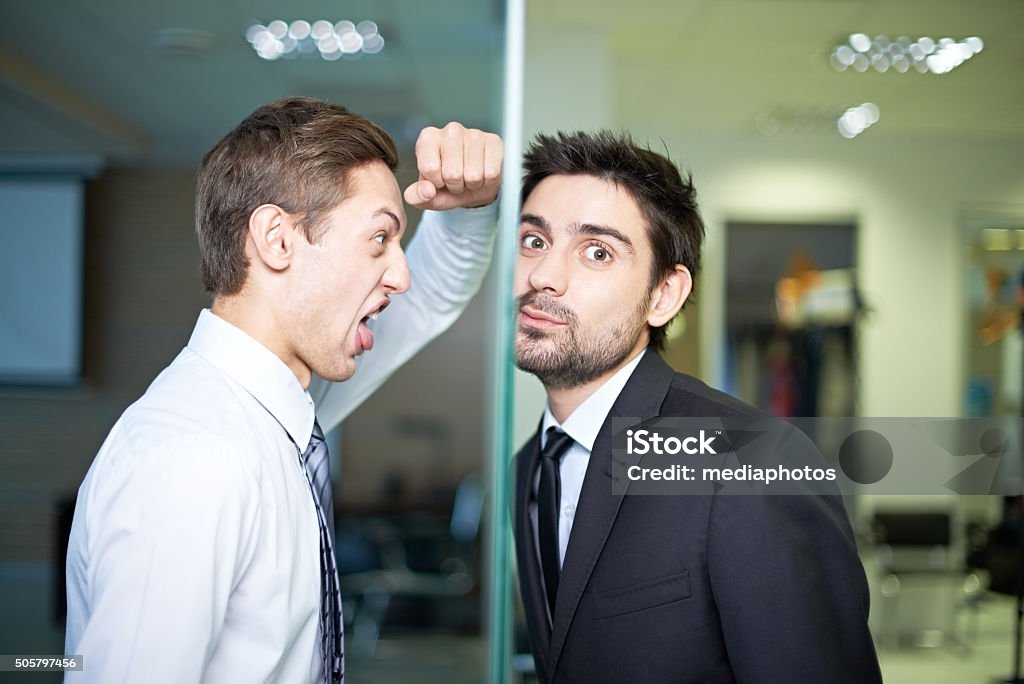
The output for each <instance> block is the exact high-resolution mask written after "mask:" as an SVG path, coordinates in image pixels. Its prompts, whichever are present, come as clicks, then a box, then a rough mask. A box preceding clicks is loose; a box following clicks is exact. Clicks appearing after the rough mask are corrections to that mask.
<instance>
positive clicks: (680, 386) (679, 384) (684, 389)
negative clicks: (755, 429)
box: [661, 373, 768, 419]
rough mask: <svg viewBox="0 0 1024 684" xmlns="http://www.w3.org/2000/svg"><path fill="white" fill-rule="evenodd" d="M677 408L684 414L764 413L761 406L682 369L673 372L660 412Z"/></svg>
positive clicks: (753, 415) (763, 415)
mask: <svg viewBox="0 0 1024 684" xmlns="http://www.w3.org/2000/svg"><path fill="white" fill-rule="evenodd" d="M677 411H680V412H682V411H685V413H686V415H691V416H700V415H704V416H716V417H722V418H727V417H738V418H755V419H759V418H767V417H768V414H766V413H765V412H764V411H762V410H761V409H759V408H756V407H754V406H751V405H750V404H748V403H746V402H745V401H741V400H740V399H737V398H736V397H734V396H732V395H730V394H726V393H725V392H723V391H721V390H717V389H715V388H714V387H711V386H709V385H708V384H707V383H705V382H704V381H703V380H699V379H697V378H695V377H693V376H692V375H687V374H685V373H676V374H674V375H673V377H672V384H671V386H670V387H669V391H668V394H667V395H666V396H665V403H664V404H663V405H662V411H661V414H662V415H663V416H664V415H672V414H673V413H675V412H677Z"/></svg>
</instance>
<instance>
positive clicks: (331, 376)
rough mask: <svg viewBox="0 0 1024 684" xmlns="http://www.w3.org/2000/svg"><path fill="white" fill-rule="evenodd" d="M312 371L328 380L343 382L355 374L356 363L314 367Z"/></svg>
mask: <svg viewBox="0 0 1024 684" xmlns="http://www.w3.org/2000/svg"><path fill="white" fill-rule="evenodd" d="M313 372H314V373H316V374H317V375H319V376H320V377H321V378H323V379H324V380H328V381H330V382H345V381H346V380H348V379H349V378H351V377H352V376H353V375H355V374H356V365H355V363H354V362H353V363H352V364H350V365H348V364H346V365H345V366H337V367H334V368H324V369H314V371H313Z"/></svg>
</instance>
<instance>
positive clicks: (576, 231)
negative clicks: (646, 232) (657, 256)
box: [519, 214, 636, 254]
mask: <svg viewBox="0 0 1024 684" xmlns="http://www.w3.org/2000/svg"><path fill="white" fill-rule="evenodd" d="M519 222H520V223H526V224H529V225H531V226H534V227H535V228H539V229H541V230H543V231H545V232H546V233H547V234H548V235H550V234H551V224H550V223H548V222H547V220H546V219H545V218H544V217H543V216H537V215H536V214H522V215H521V216H520V217H519ZM570 233H571V234H573V235H589V236H591V237H607V238H611V239H613V240H615V241H616V242H619V243H620V244H622V246H623V247H624V248H625V249H626V251H628V252H629V253H630V254H635V253H636V249H635V248H634V247H633V241H632V240H630V239H629V237H628V236H627V235H626V234H625V233H623V232H622V231H621V230H618V229H616V228H612V227H611V226H605V225H601V224H599V223H583V224H573V225H572V226H571V228H570Z"/></svg>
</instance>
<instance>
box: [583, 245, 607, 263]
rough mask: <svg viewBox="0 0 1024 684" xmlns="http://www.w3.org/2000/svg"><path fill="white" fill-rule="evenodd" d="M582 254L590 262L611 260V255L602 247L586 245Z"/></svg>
mask: <svg viewBox="0 0 1024 684" xmlns="http://www.w3.org/2000/svg"><path fill="white" fill-rule="evenodd" d="M583 254H584V256H586V257H587V258H588V259H590V260H591V261H597V262H600V263H604V262H607V261H611V260H612V253H611V252H610V251H609V250H608V248H607V247H605V246H604V245H587V248H586V249H585V250H583Z"/></svg>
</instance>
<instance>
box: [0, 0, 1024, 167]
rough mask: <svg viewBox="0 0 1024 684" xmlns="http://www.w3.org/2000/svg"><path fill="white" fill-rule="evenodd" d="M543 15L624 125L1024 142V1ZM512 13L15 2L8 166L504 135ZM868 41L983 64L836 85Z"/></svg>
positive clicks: (486, 2) (400, 2) (548, 11)
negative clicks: (834, 123)
mask: <svg viewBox="0 0 1024 684" xmlns="http://www.w3.org/2000/svg"><path fill="white" fill-rule="evenodd" d="M528 9H529V12H528V25H527V30H528V31H530V30H531V29H539V28H543V29H544V30H545V31H546V35H551V34H552V33H554V34H557V31H558V30H559V29H563V28H564V29H566V30H574V31H579V30H583V31H588V32H591V33H592V34H593V35H596V36H600V37H602V39H603V41H604V43H605V44H606V45H607V46H608V49H609V51H610V57H611V59H610V62H611V65H612V66H611V73H609V74H608V78H609V79H610V82H611V92H612V95H613V99H614V102H615V105H614V107H615V110H614V116H615V119H616V122H617V123H619V124H621V125H641V126H645V127H648V128H652V129H655V128H664V127H669V126H671V127H687V128H688V129H691V130H695V131H702V130H707V131H722V132H729V131H746V132H752V131H756V130H758V129H759V127H760V130H761V131H762V132H763V133H764V132H766V131H770V130H771V129H772V128H773V127H774V128H778V129H779V130H780V131H781V134H786V129H787V127H789V128H792V129H794V131H793V132H792V133H791V134H792V135H795V136H797V135H805V134H806V135H826V134H828V135H832V134H834V131H833V130H824V128H828V127H827V126H825V127H824V128H823V127H822V126H821V125H820V120H821V119H822V116H823V113H824V114H829V113H830V112H834V111H841V109H842V108H845V107H847V106H851V105H856V104H860V103H861V102H865V101H870V102H874V103H876V104H877V105H878V107H879V109H880V110H881V119H880V121H879V123H878V124H876V126H875V127H873V128H872V129H871V130H870V132H869V133H870V134H871V135H874V136H886V135H894V136H908V135H909V136H919V137H929V136H939V137H967V138H971V137H985V138H992V137H995V138H999V139H1006V140H1016V141H1021V140H1024V78H1021V72H1022V69H1024V41H1022V40H1020V32H1021V30H1022V28H1024V0H974V1H973V2H963V1H962V0H889V1H885V0H860V1H857V0H638V1H634V2H605V3H595V2H593V0H547V1H545V2H540V1H539V0H532V1H531V2H529V4H528ZM503 13H504V3H502V2H501V1H500V0H438V1H436V2H417V1H415V0H385V1H381V0H377V1H371V0H353V1H352V2H347V3H345V4H344V5H335V4H333V3H328V2H326V1H325V0H297V1H292V2H289V3H287V4H282V5H276V4H274V3H272V2H270V0H228V1H224V2H215V1H211V0H177V1H176V2H167V3H158V2H154V1H152V0H141V1H140V0H136V1H134V2H130V1H128V0H33V1H32V2H6V3H2V4H0V160H6V161H5V165H6V166H8V167H9V166H11V161H10V160H15V164H17V163H22V162H24V160H32V159H46V158H59V157H76V156H83V155H84V156H93V157H96V158H99V159H102V160H103V161H104V163H105V164H108V165H129V166H131V165H141V166H144V165H154V164H157V165H160V164H179V165H193V164H194V163H195V162H196V161H197V160H198V158H199V157H200V156H201V154H202V152H203V151H204V150H205V149H207V148H208V147H209V146H210V145H211V144H212V143H213V142H214V141H215V140H216V139H217V138H218V137H219V136H220V135H222V134H223V133H224V132H226V131H227V130H228V129H229V128H230V127H231V126H232V125H234V124H235V123H237V121H239V120H240V119H241V118H242V117H243V116H244V115H245V114H246V113H248V112H249V111H251V110H252V109H253V108H255V107H256V106H257V105H259V104H261V103H263V102H266V101H268V100H271V99H273V98H276V97H281V96H285V95H292V94H307V95H314V96H318V97H326V98H329V99H332V100H335V101H338V102H342V103H344V104H346V105H348V106H350V107H351V108H353V109H355V110H356V111H359V112H360V113H363V114H365V115H367V116H369V117H371V118H373V119H375V120H377V121H379V122H381V123H382V124H383V125H384V126H385V127H386V128H388V130H389V131H390V132H392V134H394V135H395V136H396V137H397V138H399V140H400V143H404V144H405V145H408V143H409V141H410V140H411V139H412V138H413V137H414V135H415V133H416V132H417V131H418V129H419V127H420V126H422V125H424V124H426V123H432V124H438V125H440V124H443V123H445V122H447V121H448V120H450V119H459V120H462V121H464V122H466V123H468V124H471V125H476V126H486V127H491V128H493V127H496V126H498V125H499V123H500V110H499V102H500V95H501V83H500V80H501V75H502V65H501V52H502V32H503ZM272 18H282V19H286V20H292V19H300V18H304V19H309V20H314V19H318V18H327V19H330V20H333V21H337V20H341V19H351V20H354V21H359V20H361V19H372V20H374V21H376V22H377V24H378V25H379V27H380V33H381V35H382V36H384V38H385V40H386V46H385V49H384V51H383V52H381V53H380V54H377V55H366V56H364V57H363V58H361V59H359V60H353V61H349V60H339V61H335V62H326V61H322V60H319V59H296V60H290V61H288V60H278V61H274V62H268V61H264V60H262V59H259V58H258V57H257V56H256V55H255V53H254V51H253V50H252V48H251V47H250V45H249V44H248V43H247V42H246V40H245V38H244V35H243V32H244V30H245V28H246V26H248V25H249V24H250V23H252V22H253V21H263V22H267V21H269V20H270V19H272ZM167 29H172V30H177V29H187V30H186V31H184V32H180V31H179V32H175V31H171V32H170V33H167V31H166V30H167ZM858 31H863V32H865V33H867V34H869V35H872V36H873V35H875V34H885V35H888V36H890V37H891V38H895V37H897V36H900V35H907V36H910V37H911V38H917V37H920V36H925V35H929V36H931V37H933V38H936V39H938V38H941V37H944V36H950V37H953V38H955V39H961V38H965V37H967V36H972V35H977V36H980V37H981V38H982V39H983V40H984V41H985V48H984V50H983V51H982V52H981V53H980V54H978V55H977V56H976V57H974V58H973V59H971V60H969V61H968V62H966V63H964V64H963V65H961V66H960V67H959V68H958V69H956V70H954V71H953V72H951V73H949V74H945V75H941V76H939V75H935V74H919V73H916V72H913V71H911V72H909V73H906V74H900V73H896V72H895V71H891V70H890V71H889V72H887V73H876V72H875V71H873V70H869V71H868V72H866V73H856V72H854V71H852V70H850V71H847V72H844V73H839V72H836V71H834V70H833V69H831V68H830V67H829V65H828V57H829V53H830V49H831V47H832V46H833V45H834V44H836V43H837V42H840V41H843V40H845V38H846V37H847V36H848V35H849V34H850V33H853V32H858ZM161 41H163V43H161ZM551 68H553V69H557V68H558V65H551ZM566 81H567V84H570V83H571V84H573V87H586V84H582V85H581V84H578V83H576V82H575V81H574V80H573V76H572V75H567V78H566ZM527 92H529V90H528V89H527ZM772 122H774V125H773V124H772Z"/></svg>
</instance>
